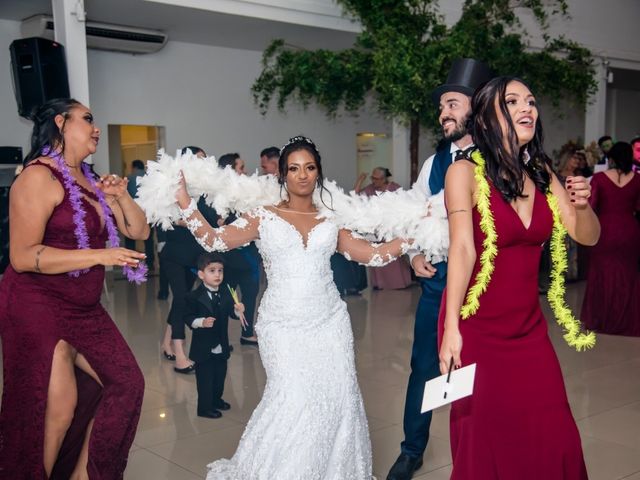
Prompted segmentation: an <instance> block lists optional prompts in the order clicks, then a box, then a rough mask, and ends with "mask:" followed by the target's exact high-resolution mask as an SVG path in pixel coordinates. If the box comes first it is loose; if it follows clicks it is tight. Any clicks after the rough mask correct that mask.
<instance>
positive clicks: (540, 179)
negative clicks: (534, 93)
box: [470, 76, 551, 202]
mask: <svg viewBox="0 0 640 480" xmlns="http://www.w3.org/2000/svg"><path fill="white" fill-rule="evenodd" d="M513 81H515V82H520V83H522V84H523V85H525V86H527V84H526V83H525V82H523V81H522V80H520V79H519V78H516V77H509V76H502V77H496V78H493V79H491V80H489V81H488V82H487V83H486V84H485V85H484V86H483V87H482V88H480V89H479V90H477V91H476V93H475V94H474V96H473V98H472V100H471V110H472V112H473V113H472V115H471V119H470V124H471V134H472V137H473V140H474V143H475V145H476V147H477V148H478V149H479V150H480V153H482V156H483V157H484V158H485V165H486V171H487V176H488V177H489V179H490V180H491V182H492V183H493V185H494V186H495V187H496V188H497V189H498V191H499V192H500V193H501V194H502V197H503V198H504V199H505V200H506V201H508V202H511V201H513V200H515V199H516V198H519V197H520V198H523V197H525V196H526V195H524V193H523V191H524V174H526V175H527V176H528V177H529V178H531V180H533V183H534V184H535V186H536V188H537V189H538V190H540V191H541V192H542V193H547V192H548V190H549V185H550V184H551V175H550V174H549V169H550V168H551V159H550V158H549V157H548V156H547V154H546V153H545V152H544V149H543V146H542V144H543V138H544V135H543V132H542V122H541V120H540V117H538V121H537V122H536V126H535V132H534V135H533V138H532V139H531V140H530V141H529V142H528V143H527V144H526V145H523V146H522V147H520V146H519V145H518V137H517V135H516V132H515V128H514V125H513V121H512V120H511V115H510V113H509V110H508V109H507V103H506V99H505V94H506V90H507V85H508V84H509V83H511V82H513ZM527 88H529V87H528V86H527ZM496 98H497V99H498V109H499V110H500V112H501V113H502V116H503V117H504V119H505V122H506V132H503V131H502V127H501V126H500V121H499V119H498V111H497V109H496V107H495V101H496ZM505 137H506V140H507V141H506V142H505V141H504V140H505ZM505 143H507V145H509V147H508V148H506V147H505ZM527 153H528V156H529V160H528V161H526V157H527Z"/></svg>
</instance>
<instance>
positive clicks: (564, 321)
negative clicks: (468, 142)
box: [460, 150, 596, 351]
mask: <svg viewBox="0 0 640 480" xmlns="http://www.w3.org/2000/svg"><path fill="white" fill-rule="evenodd" d="M471 159H472V160H473V161H474V163H475V167H474V178H475V181H476V184H477V185H478V191H477V192H476V195H477V198H478V203H477V206H476V208H477V209H478V213H479V214H480V230H482V233H484V235H485V238H484V240H483V241H482V247H483V249H482V253H481V254H480V270H479V271H478V273H477V274H476V277H475V280H474V283H473V285H472V286H471V287H470V288H469V291H468V292H467V296H466V299H465V304H464V305H463V306H462V309H461V312H460V316H461V317H462V318H463V319H467V318H469V317H470V316H471V315H473V314H474V313H476V312H477V311H478V308H480V300H479V298H480V295H482V294H483V293H484V292H485V291H486V290H487V287H488V286H489V282H490V281H491V275H492V274H493V270H494V268H495V267H494V261H495V258H496V255H497V254H498V245H497V240H498V234H497V233H496V225H495V221H494V219H493V214H492V213H491V200H490V194H491V189H490V187H489V182H488V181H487V178H486V176H485V168H484V165H485V161H484V158H483V157H482V154H481V153H480V152H479V151H478V150H475V151H474V152H473V153H472V154H471ZM546 197H547V203H548V205H549V209H550V210H551V213H552V215H553V230H552V233H551V244H550V245H551V260H552V263H553V268H552V270H551V286H550V287H549V291H548V293H547V298H548V300H549V304H550V305H551V309H552V310H553V314H554V316H555V317H556V321H557V322H558V324H559V325H560V326H561V327H562V328H563V329H564V331H565V334H564V339H565V341H566V342H567V344H569V346H571V347H574V348H575V349H576V350H578V351H582V350H586V349H588V348H592V347H593V346H594V345H595V343H596V336H595V334H594V333H593V332H585V331H583V330H582V324H581V323H580V320H578V319H577V318H575V317H574V315H573V313H572V312H571V309H570V308H569V306H568V305H567V303H566V301H565V285H564V281H565V277H564V273H565V272H566V270H567V247H566V245H565V241H564V240H565V236H566V235H567V229H566V228H565V226H564V225H563V224H562V221H561V219H560V208H559V207H558V199H557V198H556V197H555V196H554V195H553V194H552V193H551V191H549V192H548V193H547V195H546Z"/></svg>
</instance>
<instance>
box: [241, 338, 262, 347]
mask: <svg viewBox="0 0 640 480" xmlns="http://www.w3.org/2000/svg"><path fill="white" fill-rule="evenodd" d="M240 345H254V346H256V347H257V346H258V342H257V341H255V340H249V339H247V338H244V337H240Z"/></svg>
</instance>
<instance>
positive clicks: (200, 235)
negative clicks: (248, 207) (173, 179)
mask: <svg viewBox="0 0 640 480" xmlns="http://www.w3.org/2000/svg"><path fill="white" fill-rule="evenodd" d="M180 216H181V217H182V219H183V220H184V221H185V223H186V226H187V228H188V229H189V231H190V232H191V234H192V235H193V236H194V237H195V239H196V240H197V241H198V243H199V244H200V245H201V246H202V248H204V249H205V250H206V251H207V252H213V251H218V252H225V251H227V250H233V249H234V248H238V247H242V246H244V245H247V244H248V243H250V242H251V241H253V240H256V239H257V238H258V226H259V224H260V220H259V218H258V216H257V215H254V214H252V213H248V214H245V215H243V216H241V217H239V218H238V219H236V220H235V221H234V222H233V223H231V224H229V225H225V226H223V227H220V228H213V227H212V226H211V225H210V224H209V223H208V222H207V220H206V219H205V218H204V216H203V215H202V213H201V212H200V211H199V210H198V208H197V205H196V202H195V200H193V199H191V203H190V204H189V206H188V207H187V208H185V209H184V210H182V209H181V210H180Z"/></svg>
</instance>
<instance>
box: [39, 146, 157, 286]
mask: <svg viewBox="0 0 640 480" xmlns="http://www.w3.org/2000/svg"><path fill="white" fill-rule="evenodd" d="M42 154H43V155H45V156H49V157H51V158H52V159H53V160H54V161H55V162H56V166H57V167H58V170H59V171H60V173H61V174H62V180H63V183H64V188H65V189H66V190H67V192H69V203H71V207H72V208H73V223H74V225H75V229H74V234H75V237H76V242H77V245H78V248H79V249H82V250H84V249H89V248H91V244H90V242H89V234H88V233H87V224H86V223H85V217H86V216H87V211H86V210H85V209H84V207H83V205H82V193H80V187H79V185H78V183H77V182H76V180H75V179H74V178H73V177H72V176H71V172H70V171H69V165H68V164H67V162H65V160H64V157H63V156H62V154H61V153H60V152H57V151H54V150H53V149H51V148H50V147H49V146H46V147H45V148H44V149H43V151H42ZM78 168H80V169H81V171H82V173H83V175H84V177H85V178H86V180H87V182H89V185H91V187H92V188H93V191H94V193H95V195H96V197H97V198H98V203H99V204H100V207H101V209H102V213H103V217H104V224H105V228H106V229H107V233H108V235H109V245H110V246H111V247H112V248H115V247H118V246H119V245H120V236H119V235H118V229H117V228H116V225H115V222H114V219H113V218H114V217H113V212H112V211H111V208H110V207H109V205H108V204H107V201H106V199H105V198H104V193H103V192H102V190H100V189H99V188H98V187H97V185H96V180H95V178H94V177H93V174H92V173H91V169H90V168H89V165H87V164H86V163H84V162H82V163H81V164H80V165H79V166H78ZM88 271H89V269H88V268H85V269H82V270H73V271H71V272H68V275H69V276H71V277H76V278H77V277H79V276H80V275H81V274H85V273H87V272H88ZM122 272H123V273H124V274H125V275H126V277H127V279H128V280H129V281H130V282H135V283H136V284H137V285H140V283H142V282H144V281H146V280H147V278H146V274H147V265H146V264H145V263H144V262H141V263H139V264H138V266H137V267H135V268H132V267H130V266H128V265H125V266H124V267H122Z"/></svg>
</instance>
